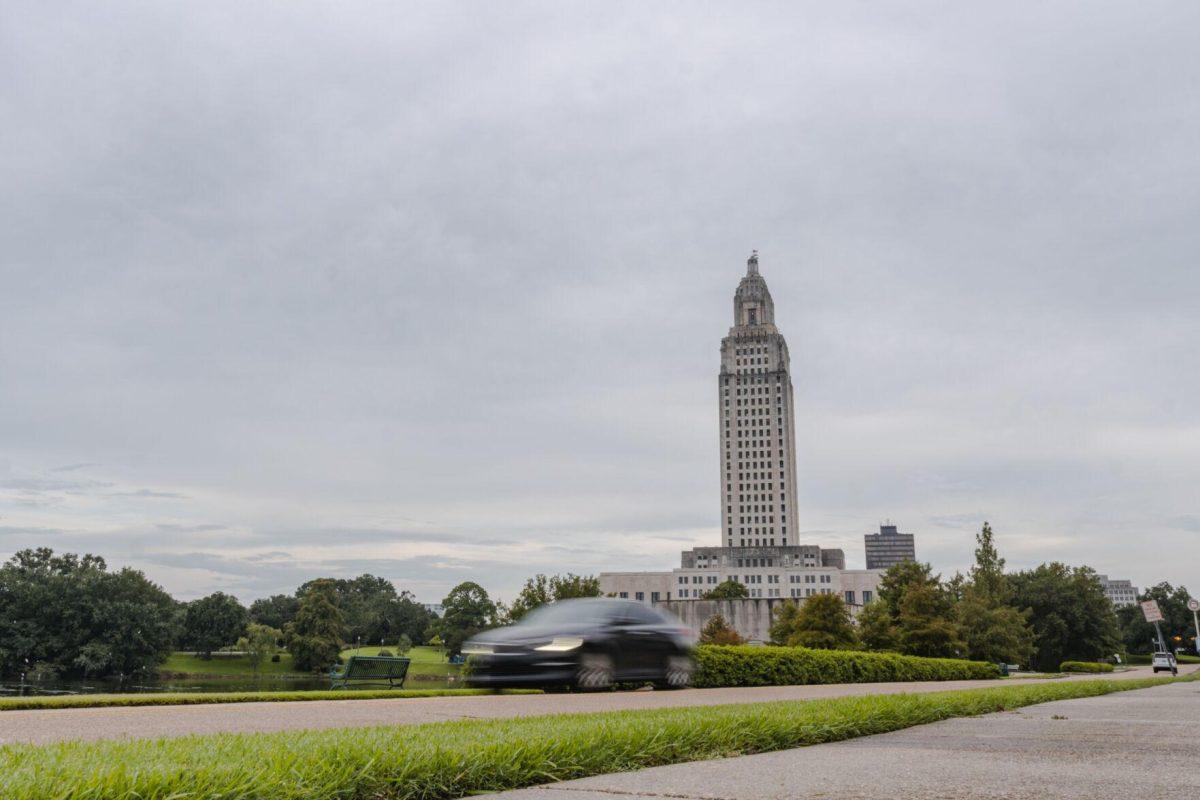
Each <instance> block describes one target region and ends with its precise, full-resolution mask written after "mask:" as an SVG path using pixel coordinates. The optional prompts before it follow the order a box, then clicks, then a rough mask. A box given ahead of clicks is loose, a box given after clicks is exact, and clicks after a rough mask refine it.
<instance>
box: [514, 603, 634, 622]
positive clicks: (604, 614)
mask: <svg viewBox="0 0 1200 800" xmlns="http://www.w3.org/2000/svg"><path fill="white" fill-rule="evenodd" d="M612 616H613V604H612V603H573V602H571V601H569V600H568V601H565V602H558V603H547V604H546V605H544V606H538V607H537V608H535V609H534V610H533V611H530V612H529V613H528V614H526V615H525V616H524V617H522V618H521V621H520V622H518V623H517V624H518V625H538V626H546V625H577V624H580V623H584V624H588V623H597V622H604V621H605V620H608V619H612Z"/></svg>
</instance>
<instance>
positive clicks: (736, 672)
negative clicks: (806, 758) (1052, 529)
mask: <svg viewBox="0 0 1200 800" xmlns="http://www.w3.org/2000/svg"><path fill="white" fill-rule="evenodd" d="M999 677H1000V670H999V668H998V667H997V666H996V665H995V664H990V663H987V662H984V661H962V660H959V659H955V658H918V657H916V656H901V655H897V654H895V653H866V652H862V651H858V650H810V649H808V648H807V647H751V646H740V647H721V646H714V645H701V646H700V647H698V648H696V675H695V677H694V679H693V681H692V685H693V686H697V687H701V688H714V687H719V686H794V685H801V684H812V683H886V682H891V681H962V680H979V679H986V678H999Z"/></svg>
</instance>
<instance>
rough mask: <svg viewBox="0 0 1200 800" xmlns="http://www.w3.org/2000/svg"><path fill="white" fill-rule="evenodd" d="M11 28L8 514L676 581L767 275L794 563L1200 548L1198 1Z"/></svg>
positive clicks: (147, 545)
mask: <svg viewBox="0 0 1200 800" xmlns="http://www.w3.org/2000/svg"><path fill="white" fill-rule="evenodd" d="M3 13H4V24H3V25H0V45H2V47H0V52H2V53H3V54H4V55H3V59H4V64H5V66H6V67H8V68H7V69H5V70H4V71H3V73H2V74H3V75H4V78H3V84H2V85H3V91H2V92H0V98H2V99H0V104H2V106H3V111H4V118H5V120H6V124H5V125H4V126H0V172H2V174H3V175H4V178H5V179H4V180H3V181H0V240H3V241H4V242H5V246H4V249H3V252H2V253H0V284H2V285H3V287H4V291H3V292H0V397H2V398H4V411H3V413H0V454H2V455H0V518H3V521H4V524H5V525H7V526H11V527H13V528H14V529H16V530H23V531H30V530H39V529H45V530H54V531H68V532H69V533H65V534H56V535H55V537H54V541H55V543H56V544H55V546H56V547H73V548H76V549H80V550H83V549H86V550H90V551H93V552H99V553H103V554H104V555H105V556H106V557H107V558H108V559H109V561H110V563H114V564H117V563H133V564H137V565H139V566H141V567H142V568H144V569H146V570H147V571H148V572H149V573H150V574H151V576H152V577H154V578H155V579H156V580H159V581H160V582H162V583H163V584H164V585H166V586H167V587H168V588H170V589H171V590H172V591H174V592H177V593H178V594H180V596H195V595H197V594H203V593H207V591H211V590H212V589H213V588H215V587H226V588H228V587H233V588H235V589H236V590H237V591H238V592H239V596H243V597H244V598H249V597H251V596H253V594H254V593H256V592H263V593H270V592H273V591H283V590H290V589H291V588H293V587H294V585H295V583H298V582H300V581H301V580H306V579H308V578H311V577H314V576H316V575H318V574H326V573H328V572H329V571H331V570H334V569H339V570H353V569H356V568H357V566H355V565H357V564H371V563H375V564H378V565H379V567H378V568H377V569H371V570H369V571H372V572H378V573H380V574H384V573H383V570H384V569H389V570H391V569H394V570H395V574H394V575H392V574H389V575H388V576H389V577H395V578H396V579H397V580H400V579H404V580H410V579H411V580H412V581H414V582H417V581H419V583H414V585H415V586H417V587H418V588H419V589H420V590H421V593H422V597H423V598H424V599H437V598H439V597H441V596H442V595H443V594H444V593H445V590H446V589H448V588H449V585H451V584H452V582H454V581H456V580H457V579H458V578H459V577H460V575H461V574H465V573H472V571H473V570H474V572H473V573H472V576H473V577H476V578H478V579H480V580H481V582H483V583H484V584H485V585H487V586H488V587H489V588H491V589H494V590H495V591H497V592H501V593H509V594H511V593H512V591H513V590H514V588H515V587H516V586H518V585H519V583H520V580H521V577H522V576H523V575H524V574H527V573H530V572H533V571H537V570H542V571H564V570H573V571H576V572H594V571H598V570H600V569H606V568H613V569H618V568H620V569H628V568H634V567H637V566H642V565H644V566H647V567H665V566H669V565H670V564H671V563H672V561H673V560H675V559H677V555H678V551H679V550H680V549H683V548H684V547H686V546H690V544H692V543H694V544H712V543H715V542H716V541H717V540H718V535H717V534H718V531H717V526H718V525H719V505H718V498H717V480H716V458H717V452H716V440H715V439H716V437H715V435H714V434H715V431H716V424H715V423H716V420H715V404H714V402H713V401H714V399H715V393H714V388H715V386H714V379H715V371H716V368H717V356H716V353H717V345H718V342H719V340H720V337H721V336H722V335H723V334H724V332H725V330H726V328H727V327H728V324H729V321H730V320H729V319H728V317H729V300H730V295H731V293H732V291H733V288H734V286H735V285H736V282H737V279H738V278H739V277H740V274H741V271H742V268H743V259H744V257H745V255H746V254H747V252H748V250H749V249H750V248H751V247H758V248H759V249H760V251H761V252H762V270H763V273H764V275H765V277H766V279H767V281H768V282H769V283H770V286H771V290H772V293H773V295H774V297H775V300H776V305H777V317H778V321H779V323H780V325H781V327H782V329H783V331H784V333H785V334H786V335H787V336H788V341H789V345H790V349H791V358H792V367H793V371H794V376H795V378H794V380H795V384H796V390H797V408H796V411H797V425H798V430H797V446H798V450H799V459H798V469H799V473H800V474H799V477H800V492H801V497H800V506H801V507H800V521H801V525H802V526H803V527H804V529H805V530H807V531H810V532H811V534H809V535H811V536H814V537H818V536H819V537H820V541H821V543H826V544H829V545H830V546H840V547H843V548H844V549H845V550H846V553H847V558H848V560H849V561H850V563H851V564H852V565H854V564H861V559H862V553H861V536H862V534H863V533H866V532H869V531H871V530H872V529H874V528H875V526H876V525H878V523H879V521H880V520H882V519H885V518H889V517H890V518H891V519H893V520H895V521H896V522H897V523H898V524H900V526H901V528H902V529H905V530H910V531H913V532H915V533H917V534H918V548H919V552H920V553H921V554H922V555H923V556H924V557H927V558H930V559H932V560H933V561H934V562H935V566H936V567H937V568H938V569H939V570H941V571H943V572H953V571H954V570H955V569H960V568H964V567H965V566H966V564H967V563H968V562H969V560H970V558H971V550H972V547H973V540H972V537H973V534H974V531H975V530H977V528H978V524H979V522H980V519H979V518H978V515H979V513H980V510H981V509H986V511H987V514H988V517H987V518H988V519H989V520H990V521H991V522H992V524H993V526H994V527H995V528H996V530H997V535H998V537H999V541H1000V545H1001V547H1002V548H1003V549H1004V550H1005V553H1006V555H1007V556H1008V557H1009V562H1010V564H1011V565H1013V566H1027V565H1031V564H1035V563H1038V562H1039V561H1041V560H1045V559H1050V558H1060V559H1064V560H1068V561H1074V562H1086V563H1091V564H1093V565H1094V566H1096V567H1097V568H1099V569H1101V571H1105V572H1109V573H1110V574H1114V575H1126V576H1128V577H1132V578H1134V579H1135V580H1136V581H1138V582H1140V583H1143V584H1145V583H1150V582H1154V581H1157V580H1160V579H1169V580H1171V581H1172V582H1174V583H1180V582H1185V581H1186V580H1187V576H1186V575H1185V573H1184V569H1185V565H1187V564H1193V563H1198V562H1200V543H1197V542H1196V541H1195V536H1193V535H1191V534H1193V533H1194V532H1195V529H1194V528H1191V527H1188V525H1189V524H1190V523H1187V522H1184V523H1180V522H1179V521H1180V520H1188V519H1190V518H1192V517H1194V515H1195V504H1194V491H1193V489H1192V487H1194V486H1195V485H1196V483H1197V480H1198V479H1200V458H1198V456H1200V411H1197V409H1196V408H1195V404H1194V403H1191V402H1189V401H1188V398H1192V397H1195V396H1197V394H1198V393H1200V373H1198V372H1197V371H1196V370H1195V369H1187V368H1186V367H1187V365H1192V364H1196V363H1198V362H1200V318H1198V317H1197V315H1196V314H1195V312H1194V309H1195V308H1197V307H1200V275H1198V274H1197V273H1196V271H1195V270H1194V269H1193V268H1192V265H1193V264H1194V262H1195V257H1196V253H1197V252H1198V251H1200V227H1197V226H1196V225H1195V224H1194V220H1195V219H1196V218H1197V217H1198V216H1200V214H1198V212H1200V180H1197V177H1198V174H1200V151H1197V149H1196V148H1195V146H1194V143H1195V141H1197V140H1198V139H1200V104H1198V103H1197V102H1196V99H1195V96H1194V94H1195V93H1194V84H1195V81H1196V79H1197V78H1198V77H1200V74H1198V72H1200V67H1198V65H1197V62H1196V58H1195V53H1194V46H1193V43H1192V41H1191V39H1192V36H1191V32H1192V31H1194V30H1196V29H1197V27H1198V25H1200V8H1198V7H1197V6H1196V5H1195V4H1190V3H1183V2H1168V3H1166V4H1163V5H1160V6H1156V8H1155V13H1154V14H1146V13H1145V12H1144V10H1143V9H1141V8H1137V7H1134V6H1131V5H1129V4H1124V3H1116V2H1099V3H1096V2H1090V3H1082V2H1067V3H1059V4H1054V5H1052V6H1044V7H1041V6H1039V7H1037V8H1035V9H1023V10H1022V12H1021V13H1019V14H1017V13H1013V11H1012V9H1011V7H1010V6H1006V5H1002V4H999V3H991V4H988V3H966V4H959V5H955V6H952V7H946V6H944V5H943V6H937V7H933V6H927V7H926V6H905V7H899V6H877V7H872V8H870V9H865V8H863V7H860V6H856V5H852V4H850V5H846V4H842V5H829V4H818V3H799V4H791V5H780V4H770V3H749V4H743V5H741V6H739V10H738V13H736V14H731V13H728V12H727V11H726V10H723V9H721V8H720V7H717V6H711V7H709V6H697V5H696V4H692V3H674V4H673V3H668V4H666V5H654V6H648V5H645V4H632V3H608V4H604V5H597V6H594V7H587V8H584V7H580V6H565V5H562V4H553V3H540V4H539V3H529V4H527V3H515V4H514V3H508V4H505V5H504V6H503V7H500V6H496V7H474V6H473V7H471V8H469V9H465V8H464V9H456V8H453V7H439V6H420V5H413V4H406V5H401V6H394V7H367V6H354V5H350V6H347V7H346V8H344V9H342V13H339V14H338V15H337V17H336V19H332V18H330V17H329V15H328V14H324V13H321V12H313V11H312V10H310V9H305V8H299V7H278V8H268V7H251V8H239V9H238V13H237V14H236V15H234V16H231V15H230V13H229V9H228V8H226V7H222V6H220V5H211V4H210V5H203V6H201V5H196V6H193V7H188V8H185V9H178V8H176V9H172V11H171V12H170V13H166V12H164V11H162V10H160V9H156V8H154V7H147V6H139V5H132V4H131V5H122V4H119V3H118V4H116V5H112V4H104V5H102V6H94V7H73V8H72V9H71V10H70V11H69V12H67V13H62V12H61V10H53V9H50V8H48V7H46V6H45V5H44V4H38V3H32V2H16V3H9V4H6V6H5V9H4V12H3ZM234 17H236V20H235V19H234ZM38 538H39V537H38V536H37V535H33V534H22V535H17V534H12V535H6V536H5V537H4V540H3V545H2V546H0V555H5V554H6V553H7V552H8V548H16V547H18V546H30V544H32V543H36V542H37V541H38ZM47 538H49V537H47ZM1131 542H1138V543H1153V546H1141V545H1139V546H1137V547H1131V546H1130V543H1131ZM339 549H340V550H341V551H342V555H343V556H344V559H343V560H339V552H338V551H339ZM151 552H152V553H157V554H159V555H156V556H155V560H154V561H149V560H145V559H146V554H147V553H151ZM284 553H286V554H290V556H289V557H287V558H285V557H284V556H283V555H281V554H284ZM1164 553H1170V556H1169V557H1165V556H1164ZM164 554H165V555H164ZM171 554H174V555H173V556H172V555H171ZM191 554H207V555H206V558H209V559H217V560H215V561H205V562H204V563H205V564H207V565H208V566H210V567H212V569H207V568H204V569H202V568H200V567H199V566H198V565H197V564H190V565H189V564H188V563H186V559H185V558H183V556H186V555H191ZM268 554H274V555H272V556H270V557H269V556H268ZM435 556H441V557H442V560H440V561H438V560H436V559H435V560H432V561H423V560H422V559H434V557H435ZM372 557H374V558H372ZM172 558H174V559H175V560H171V559H172ZM273 558H274V559H275V560H277V561H278V562H279V563H278V564H273V563H272V559H273ZM412 559H416V560H415V561H413V560H412ZM229 562H236V563H234V564H233V565H232V566H231V565H230V563H229ZM237 564H241V566H240V567H239V566H237ZM251 565H252V566H253V568H251ZM218 567H220V569H218ZM414 569H415V570H417V572H412V571H411V570H414ZM422 569H423V570H424V572H421V571H420V570H422Z"/></svg>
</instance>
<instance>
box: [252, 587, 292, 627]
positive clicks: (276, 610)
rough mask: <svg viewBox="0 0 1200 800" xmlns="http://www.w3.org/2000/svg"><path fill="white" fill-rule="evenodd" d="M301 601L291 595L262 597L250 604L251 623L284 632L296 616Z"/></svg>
mask: <svg viewBox="0 0 1200 800" xmlns="http://www.w3.org/2000/svg"><path fill="white" fill-rule="evenodd" d="M299 606H300V601H299V600H297V599H296V598H295V597H294V596H292V595H290V594H273V595H271V596H270V597H260V598H258V599H257V600H255V601H254V602H253V603H251V604H250V621H251V622H256V623H258V624H259V625H266V626H267V627H268V628H277V629H278V630H283V628H284V626H285V625H287V624H288V623H289V622H291V621H292V618H293V617H295V616H296V609H297V608H298V607H299Z"/></svg>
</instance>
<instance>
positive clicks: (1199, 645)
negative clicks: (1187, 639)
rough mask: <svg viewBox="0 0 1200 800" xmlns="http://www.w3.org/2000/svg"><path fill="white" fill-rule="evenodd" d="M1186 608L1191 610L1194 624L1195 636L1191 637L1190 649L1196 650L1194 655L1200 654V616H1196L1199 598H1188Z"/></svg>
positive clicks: (1199, 608) (1199, 603) (1199, 604)
mask: <svg viewBox="0 0 1200 800" xmlns="http://www.w3.org/2000/svg"><path fill="white" fill-rule="evenodd" d="M1188 608H1189V609H1191V611H1192V624H1193V625H1195V626H1196V638H1195V639H1192V649H1193V650H1195V651H1196V655H1200V618H1197V616H1196V612H1197V611H1200V600H1197V599H1196V598H1194V597H1193V598H1192V599H1191V600H1188Z"/></svg>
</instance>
